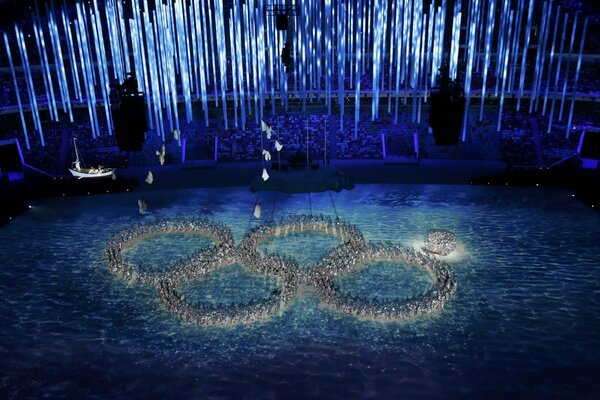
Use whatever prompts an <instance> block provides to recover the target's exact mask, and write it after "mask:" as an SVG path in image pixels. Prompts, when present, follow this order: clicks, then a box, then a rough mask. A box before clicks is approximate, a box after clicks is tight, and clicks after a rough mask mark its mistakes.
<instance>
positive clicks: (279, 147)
mask: <svg viewBox="0 0 600 400" xmlns="http://www.w3.org/2000/svg"><path fill="white" fill-rule="evenodd" d="M281 149H283V145H282V144H281V143H279V140H276V141H275V150H277V151H281Z"/></svg>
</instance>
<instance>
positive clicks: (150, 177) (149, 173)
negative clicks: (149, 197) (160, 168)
mask: <svg viewBox="0 0 600 400" xmlns="http://www.w3.org/2000/svg"><path fill="white" fill-rule="evenodd" d="M152 182H154V175H152V171H148V176H146V183H147V184H148V185H152Z"/></svg>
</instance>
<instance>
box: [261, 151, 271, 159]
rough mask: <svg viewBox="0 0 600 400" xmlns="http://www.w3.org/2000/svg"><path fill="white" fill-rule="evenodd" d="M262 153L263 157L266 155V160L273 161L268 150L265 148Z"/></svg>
mask: <svg viewBox="0 0 600 400" xmlns="http://www.w3.org/2000/svg"><path fill="white" fill-rule="evenodd" d="M262 154H263V157H265V161H271V153H269V152H268V151H267V150H263V152H262Z"/></svg>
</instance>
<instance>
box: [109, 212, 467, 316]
mask: <svg viewBox="0 0 600 400" xmlns="http://www.w3.org/2000/svg"><path fill="white" fill-rule="evenodd" d="M310 231H313V232H320V233H322V234H326V235H331V236H334V237H337V238H338V239H340V241H341V244H340V245H338V246H336V247H333V248H332V249H331V250H330V251H329V252H327V253H326V254H325V255H323V256H322V257H321V258H320V259H319V261H317V263H316V264H315V265H313V266H312V267H310V268H300V267H299V265H298V263H297V262H296V261H295V260H294V259H292V258H291V257H287V256H284V255H280V254H268V253H265V252H263V251H259V246H260V245H261V244H262V243H263V242H264V241H265V240H268V239H270V238H273V237H282V236H287V235H289V234H292V233H300V232H310ZM170 232H184V233H199V234H201V235H203V236H206V237H208V238H210V239H211V240H212V241H213V242H214V243H215V245H214V246H213V247H212V248H210V249H202V250H199V251H197V252H195V253H193V254H192V255H190V256H189V257H187V258H186V259H183V260H180V261H177V262H176V263H175V265H173V266H171V268H169V269H168V270H167V271H166V272H150V271H144V270H141V269H140V268H138V267H136V266H134V265H132V264H130V263H128V262H126V261H125V260H124V259H123V256H122V251H123V250H124V249H125V248H127V247H129V246H131V245H132V244H134V243H136V242H139V241H141V240H144V239H146V238H148V237H151V236H154V235H157V234H160V233H170ZM105 254H106V258H107V262H108V266H109V268H110V270H111V271H112V272H113V274H115V275H116V276H118V277H120V278H123V279H126V280H127V281H129V282H132V283H133V282H139V283H143V284H150V285H153V286H155V287H156V288H157V290H158V297H159V299H160V300H161V301H162V303H163V304H164V305H165V306H166V308H167V309H168V310H169V311H171V312H172V313H173V314H175V315H176V316H177V317H179V318H181V319H183V320H185V321H189V322H193V323H196V324H199V325H201V326H208V325H219V324H236V323H251V322H257V321H261V320H265V319H267V318H269V317H271V316H273V315H276V314H278V313H281V312H283V311H284V310H285V309H286V308H287V307H288V306H289V305H290V304H292V303H293V302H294V300H295V299H296V297H297V295H298V288H299V286H300V285H312V286H314V287H315V292H316V294H317V295H318V296H319V297H320V299H321V301H322V302H323V303H324V304H326V305H327V306H328V307H330V308H332V309H334V310H336V311H338V312H341V313H344V314H347V315H351V316H355V317H359V318H364V319H371V320H378V321H396V320H404V319H408V318H413V317H415V316H418V315H420V314H426V313H432V312H434V311H436V310H439V309H441V308H442V307H443V306H444V304H445V302H446V301H447V300H448V299H449V298H450V297H451V296H452V295H453V294H454V292H455V291H456V280H455V277H454V273H453V271H452V268H451V267H450V266H449V265H448V264H447V263H445V262H443V261H441V260H439V259H438V258H436V257H435V256H433V255H432V254H429V253H427V252H422V251H418V250H414V249H412V248H404V247H402V246H400V245H398V244H387V243H385V244H382V243H368V242H366V241H365V239H364V238H363V235H362V233H361V232H360V230H359V229H358V228H357V227H356V226H354V225H350V224H347V223H344V222H342V221H340V220H339V219H335V220H333V219H331V218H328V217H323V216H307V215H301V216H293V217H288V218H285V219H283V220H281V221H279V222H277V223H275V222H267V223H264V224H262V225H259V226H257V227H255V228H253V229H252V230H250V231H249V232H248V233H247V234H246V235H245V236H244V238H243V239H242V241H241V243H240V244H239V245H238V246H236V245H235V241H234V239H233V235H232V234H231V231H230V230H229V229H228V228H227V227H225V226H223V225H222V224H219V223H215V222H213V221H210V220H207V219H165V220H156V221H153V222H150V223H144V224H139V225H135V226H132V227H129V228H126V229H124V230H122V231H121V232H119V233H117V234H115V235H114V236H113V237H112V238H111V239H110V240H109V241H108V243H107V245H106V249H105ZM380 260H382V261H392V262H399V263H402V264H408V265H412V266H415V267H417V268H420V269H422V270H424V271H426V272H428V273H429V275H430V277H431V279H432V281H433V284H432V286H431V287H430V288H429V289H428V290H427V291H426V292H425V293H423V294H420V295H417V296H413V297H408V298H404V299H399V298H397V299H391V300H379V299H374V298H367V297H360V296H353V295H351V294H349V293H344V292H343V291H342V290H341V289H340V288H339V287H338V285H336V283H335V282H334V278H337V277H340V276H343V275H344V274H346V273H348V272H349V271H351V270H354V269H358V268H361V267H364V266H366V265H367V264H368V262H369V261H380ZM235 263H239V264H240V265H242V267H243V268H245V269H246V270H248V271H250V272H252V273H254V274H260V275H263V276H264V275H267V276H270V277H272V278H275V279H276V281H277V283H278V287H277V288H276V289H274V290H273V291H272V292H271V294H270V296H269V297H268V298H266V299H261V300H253V301H251V302H249V303H244V304H230V305H226V306H217V307H214V306H210V305H207V304H201V305H197V304H192V303H191V302H189V301H187V300H186V298H185V296H184V295H182V294H181V293H179V292H178V291H177V289H178V287H179V286H181V285H182V284H185V283H189V282H192V281H195V280H199V279H202V278H203V277H205V276H207V275H209V274H211V273H213V272H215V271H216V270H218V269H219V268H222V267H224V266H227V265H231V264H235Z"/></svg>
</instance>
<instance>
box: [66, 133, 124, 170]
mask: <svg viewBox="0 0 600 400" xmlns="http://www.w3.org/2000/svg"><path fill="white" fill-rule="evenodd" d="M73 148H74V149H75V161H73V168H69V172H71V175H73V176H74V177H75V178H77V179H83V178H105V177H107V176H113V177H114V172H115V168H105V167H103V166H102V165H99V166H98V168H93V167H92V168H86V167H85V166H82V164H83V161H82V160H81V158H80V157H79V152H78V151H77V138H73Z"/></svg>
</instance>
